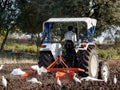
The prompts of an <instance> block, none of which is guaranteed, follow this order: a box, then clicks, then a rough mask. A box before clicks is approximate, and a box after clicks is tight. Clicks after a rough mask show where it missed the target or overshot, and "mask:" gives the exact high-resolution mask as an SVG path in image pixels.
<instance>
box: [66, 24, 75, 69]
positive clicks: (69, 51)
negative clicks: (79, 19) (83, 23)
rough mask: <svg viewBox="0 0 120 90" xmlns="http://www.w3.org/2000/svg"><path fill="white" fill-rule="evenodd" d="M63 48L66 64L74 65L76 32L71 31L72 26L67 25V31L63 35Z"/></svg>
mask: <svg viewBox="0 0 120 90" xmlns="http://www.w3.org/2000/svg"><path fill="white" fill-rule="evenodd" d="M64 40H65V42H64V48H65V50H66V56H69V57H66V59H67V60H66V61H67V63H68V66H70V67H75V65H74V63H75V62H76V60H77V56H76V51H75V47H74V45H75V43H76V42H77V37H76V33H74V32H73V26H68V32H66V33H65V35H64Z"/></svg>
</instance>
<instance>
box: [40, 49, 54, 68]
mask: <svg viewBox="0 0 120 90" xmlns="http://www.w3.org/2000/svg"><path fill="white" fill-rule="evenodd" d="M53 61H54V58H53V56H52V54H51V52H49V51H44V52H40V56H39V61H38V65H39V67H41V66H44V67H48V66H49V65H50V64H51V63H52V62H53Z"/></svg>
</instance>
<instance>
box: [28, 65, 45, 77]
mask: <svg viewBox="0 0 120 90" xmlns="http://www.w3.org/2000/svg"><path fill="white" fill-rule="evenodd" d="M30 70H33V71H36V72H37V74H38V75H41V73H42V72H44V73H47V69H46V68H44V67H43V66H42V67H40V68H39V66H38V65H33V66H31V68H30Z"/></svg>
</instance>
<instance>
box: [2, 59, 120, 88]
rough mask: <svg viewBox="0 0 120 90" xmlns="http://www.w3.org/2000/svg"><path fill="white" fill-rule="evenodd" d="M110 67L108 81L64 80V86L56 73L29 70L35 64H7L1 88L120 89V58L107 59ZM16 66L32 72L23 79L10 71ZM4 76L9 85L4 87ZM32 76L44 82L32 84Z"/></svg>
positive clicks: (3, 70) (3, 72)
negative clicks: (56, 81) (57, 80)
mask: <svg viewBox="0 0 120 90" xmlns="http://www.w3.org/2000/svg"><path fill="white" fill-rule="evenodd" d="M107 62H108V63H109V68H110V77H109V79H108V82H107V83H105V82H104V81H85V80H83V81H81V83H76V82H71V81H69V80H63V81H62V86H59V85H57V84H56V83H55V82H54V80H55V79H54V77H55V74H54V73H47V74H46V73H43V74H42V75H34V74H33V72H32V71H30V70H27V68H30V66H32V65H35V64H29V63H24V64H23V63H22V64H5V65H4V67H3V69H2V70H0V90H120V60H110V61H107ZM15 68H21V69H22V70H23V71H26V72H28V73H29V74H30V76H29V77H27V78H25V79H22V78H21V77H20V76H14V75H11V74H10V73H11V72H12V70H13V69H15ZM114 75H116V77H117V83H116V84H114V82H113V78H114ZM2 76H5V78H6V79H7V81H8V85H7V87H3V86H2V83H1V81H2V80H1V78H2ZM32 77H35V78H37V79H38V80H39V81H41V82H42V85H41V84H38V83H35V84H31V83H29V82H27V80H29V79H31V78H32ZM80 78H81V77H79V79H80Z"/></svg>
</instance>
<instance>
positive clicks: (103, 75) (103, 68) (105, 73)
mask: <svg viewBox="0 0 120 90" xmlns="http://www.w3.org/2000/svg"><path fill="white" fill-rule="evenodd" d="M109 75H110V71H109V65H108V63H107V62H103V61H102V62H99V73H98V78H99V79H102V80H104V81H107V80H108V78H109Z"/></svg>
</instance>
